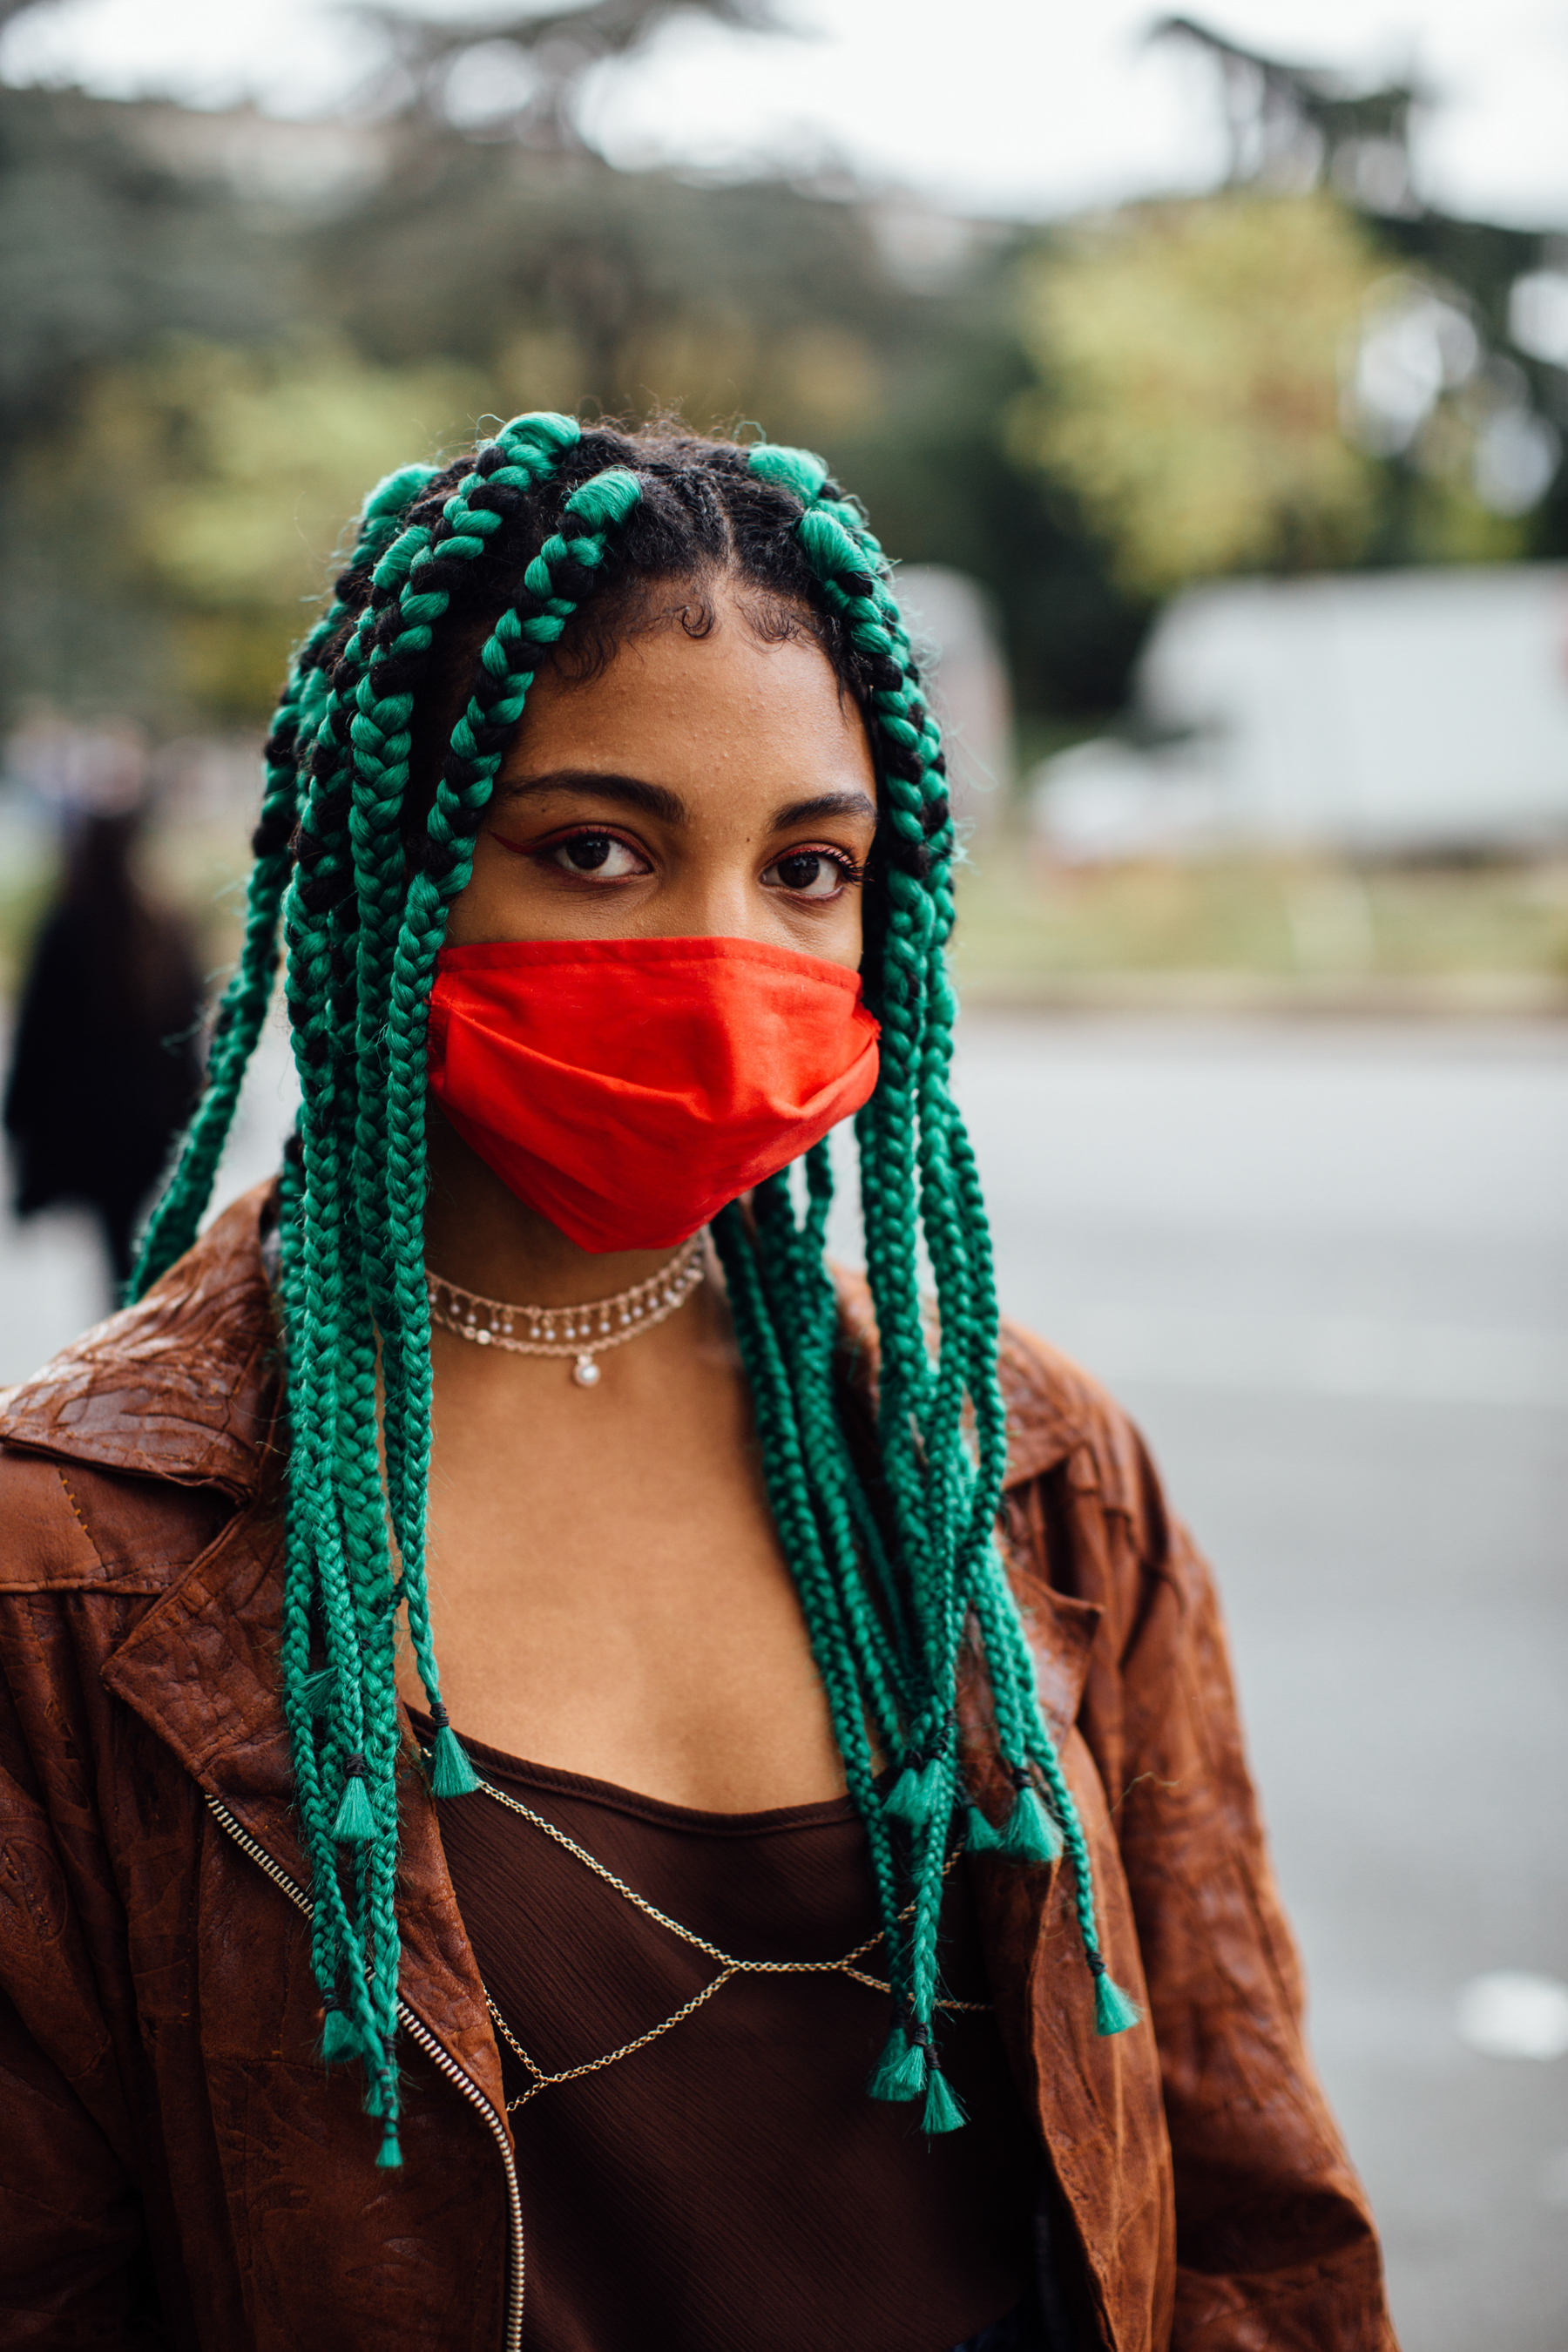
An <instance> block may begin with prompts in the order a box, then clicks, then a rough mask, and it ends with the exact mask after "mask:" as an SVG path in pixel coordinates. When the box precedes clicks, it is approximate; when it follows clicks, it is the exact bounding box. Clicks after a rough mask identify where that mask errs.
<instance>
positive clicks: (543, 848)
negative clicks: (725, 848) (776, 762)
mask: <svg viewBox="0 0 1568 2352" xmlns="http://www.w3.org/2000/svg"><path fill="white" fill-rule="evenodd" d="M574 841H615V842H618V843H619V844H620V845H621V847H622V848H623V849H626V850H629V851H630V852H631V854H632V856H634V857H641V856H643V855H644V852H643V851H642V850H640V849H639V848H638V847H637V844H636V842H633V841H628V840H627V839H626V835H624V834H621V833H617V832H616V829H615V827H614V826H613V825H607V824H577V825H573V826H572V827H571V829H570V830H569V831H568V832H565V833H558V834H557V835H555V836H554V838H553V840H551V841H542V842H540V843H538V844H537V845H535V847H534V849H533V850H532V852H531V855H532V856H534V857H536V858H537V859H538V860H539V861H540V862H541V864H542V865H549V864H551V863H552V858H553V855H554V852H555V851H556V850H559V849H565V848H567V847H568V846H569V845H570V844H571V843H573V842H574ZM787 857H826V859H827V861H828V863H829V865H831V866H837V868H838V870H839V872H840V873H841V874H842V875H843V877H844V880H845V883H846V884H847V887H849V888H851V889H854V888H857V887H858V886H859V884H860V883H862V882H863V881H864V880H865V878H866V868H865V866H864V865H863V864H862V863H861V861H860V860H859V859H858V858H856V857H851V856H850V855H849V852H848V851H847V849H839V848H837V847H835V846H834V845H833V844H831V843H829V842H826V841H800V842H792V843H791V845H790V846H789V848H788V849H784V850H781V851H780V852H779V855H778V856H777V857H773V858H770V859H769V861H768V863H769V865H770V866H782V865H783V863H784V859H785V858H787ZM554 870H555V871H556V872H557V873H563V872H564V871H565V868H564V867H563V866H556V867H555V868H554ZM581 878H582V879H583V880H584V881H587V880H588V877H587V876H586V875H584V876H583V877H581ZM625 878H626V879H627V880H635V879H636V878H637V877H635V876H627V877H625ZM591 887H595V888H597V889H603V888H605V887H606V886H605V884H604V883H596V884H594V885H592V886H591ZM608 887H610V888H612V889H613V888H614V887H616V886H615V884H614V883H611V884H610V885H609V886H608ZM802 895H804V894H802Z"/></svg>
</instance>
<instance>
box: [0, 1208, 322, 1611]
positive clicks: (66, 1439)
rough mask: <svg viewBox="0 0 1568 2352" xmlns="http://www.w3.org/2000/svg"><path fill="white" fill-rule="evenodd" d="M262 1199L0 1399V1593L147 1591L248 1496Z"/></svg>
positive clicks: (265, 1335) (271, 1351)
mask: <svg viewBox="0 0 1568 2352" xmlns="http://www.w3.org/2000/svg"><path fill="white" fill-rule="evenodd" d="M269 1189H270V1188H268V1187H265V1186H263V1187H261V1188H258V1191H257V1192H251V1193H248V1194H247V1195H246V1196H245V1197H244V1199H242V1200H240V1201H238V1202H236V1203H235V1204H234V1206H233V1207H232V1208H230V1209H228V1210H226V1212H225V1213H224V1214H223V1215H222V1216H221V1217H219V1218H218V1219H217V1220H216V1223H214V1225H213V1226H212V1227H211V1229H210V1230H209V1231H208V1232H207V1233H206V1234H204V1235H203V1236H202V1238H201V1240H200V1241H199V1242H198V1243H197V1244H195V1247H194V1248H193V1249H191V1250H190V1251H188V1252H187V1253H186V1255H185V1256H184V1257H183V1258H182V1259H181V1260H180V1261H179V1263H178V1265H174V1266H173V1267H171V1268H170V1270H169V1272H168V1273H167V1274H166V1275H165V1276H163V1280H162V1281H161V1282H159V1283H158V1284H156V1285H155V1286H154V1287H153V1289H152V1290H150V1291H149V1292H148V1294H147V1296H146V1297H145V1298H143V1299H142V1301H141V1302H140V1303H139V1304H138V1305H137V1306H135V1307H129V1308H127V1309H126V1310H125V1311H124V1312H123V1313H121V1314H119V1315H114V1316H111V1317H110V1318H109V1320H108V1321H107V1322H104V1323H100V1324H99V1325H97V1326H96V1327H95V1328H93V1329H92V1330H90V1331H88V1332H86V1333H85V1334H84V1335H83V1336H82V1338H81V1339H79V1340H77V1341H75V1342H74V1343H73V1345H72V1346H70V1347H69V1348H68V1349H65V1350H64V1351H63V1352H62V1353H61V1354H60V1355H58V1356H57V1357H56V1358H55V1359H54V1360H53V1361H52V1362H50V1363H48V1364H46V1365H45V1366H44V1368H43V1369H42V1370H40V1371H39V1372H37V1373H36V1374H35V1375H34V1377H33V1378H32V1379H31V1380H29V1381H23V1382H22V1383H21V1384H20V1385H19V1386H17V1387H16V1388H13V1389H9V1390H5V1391H0V1591H10V1592H13V1593H19V1592H38V1591H80V1590H83V1589H85V1588H95V1589H98V1590H100V1591H118V1592H153V1591H160V1590H162V1589H163V1585H164V1584H166V1582H167V1581H168V1580H169V1578H170V1576H171V1574H172V1572H173V1571H174V1570H178V1569H180V1568H182V1567H184V1565H185V1564H187V1563H188V1562H189V1561H190V1560H191V1559H195V1557H196V1556H197V1554H198V1553H199V1552H200V1551H201V1550H202V1549H205V1545H206V1543H207V1542H208V1541H210V1539H211V1538H212V1537H213V1536H214V1535H215V1534H216V1532H217V1530H218V1528H221V1527H222V1525H223V1524H224V1522H225V1521H226V1519H227V1518H228V1517H230V1516H231V1515H232V1513H233V1511H234V1510H235V1508H236V1507H237V1506H239V1505H241V1504H243V1503H246V1502H248V1501H249V1500H250V1499H251V1498H252V1497H253V1496H255V1494H256V1493H257V1492H258V1488H259V1486H260V1485H261V1483H262V1479H263V1476H264V1474H265V1470H266V1466H267V1462H268V1454H269V1453H270V1450H271V1445H272V1431H273V1423H274V1422H275V1420H276V1417H277V1408H278V1401H279V1364H278V1353H279V1349H278V1339H277V1334H276V1329H275V1326H274V1322H273V1317H272V1309H271V1299H270V1294H269V1291H268V1285H267V1279H266V1275H265V1272H264V1269H263V1266H262V1261H261V1250H260V1233H261V1224H262V1220H263V1217H264V1215H265V1214H266V1213H267V1210H268V1200H269Z"/></svg>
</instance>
